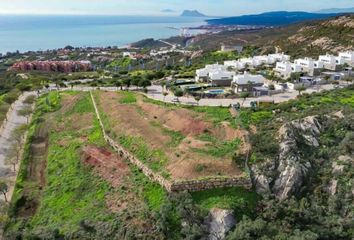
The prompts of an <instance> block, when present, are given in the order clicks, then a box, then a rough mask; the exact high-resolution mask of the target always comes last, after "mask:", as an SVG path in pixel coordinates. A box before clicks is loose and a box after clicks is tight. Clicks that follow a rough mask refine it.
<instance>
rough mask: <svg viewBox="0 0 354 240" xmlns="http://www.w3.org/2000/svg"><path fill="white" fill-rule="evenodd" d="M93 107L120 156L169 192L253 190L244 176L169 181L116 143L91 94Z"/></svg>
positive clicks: (110, 143)
mask: <svg viewBox="0 0 354 240" xmlns="http://www.w3.org/2000/svg"><path fill="white" fill-rule="evenodd" d="M90 95H91V99H92V103H93V107H94V109H95V112H96V117H97V119H98V121H99V124H100V127H101V129H102V132H103V137H104V139H105V140H106V142H107V143H108V144H109V145H110V146H111V147H112V148H113V149H114V150H115V151H116V152H118V154H119V155H120V156H121V157H123V158H125V159H127V160H128V161H130V163H131V164H133V165H135V166H136V167H137V168H139V169H140V170H141V171H142V172H143V173H144V175H145V176H146V177H148V178H149V179H150V180H152V181H154V182H157V183H158V184H160V185H161V186H163V187H164V188H165V189H166V191H168V192H181V191H189V192H197V191H202V190H207V189H214V188H223V187H244V188H246V189H251V188H252V183H251V179H250V177H248V176H246V175H243V176H239V177H213V178H208V179H201V180H185V181H169V180H167V179H166V178H164V177H163V176H161V175H159V174H157V173H155V172H153V171H152V170H151V169H150V168H149V167H147V166H146V165H145V164H144V163H142V162H141V161H140V160H138V159H137V158H136V157H135V156H133V155H132V154H131V153H130V152H128V151H127V150H125V149H124V148H123V147H122V146H120V145H119V144H118V143H117V142H116V141H114V140H113V139H112V138H111V137H110V136H108V134H107V133H106V130H105V128H104V125H103V123H102V120H101V117H100V114H99V111H98V108H97V105H96V101H95V99H94V97H93V95H92V92H90Z"/></svg>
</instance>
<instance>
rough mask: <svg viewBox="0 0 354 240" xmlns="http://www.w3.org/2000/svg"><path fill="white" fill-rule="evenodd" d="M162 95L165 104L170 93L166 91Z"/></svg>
mask: <svg viewBox="0 0 354 240" xmlns="http://www.w3.org/2000/svg"><path fill="white" fill-rule="evenodd" d="M162 95H163V101H164V102H165V100H166V96H167V95H168V92H166V91H164V92H163V93H162Z"/></svg>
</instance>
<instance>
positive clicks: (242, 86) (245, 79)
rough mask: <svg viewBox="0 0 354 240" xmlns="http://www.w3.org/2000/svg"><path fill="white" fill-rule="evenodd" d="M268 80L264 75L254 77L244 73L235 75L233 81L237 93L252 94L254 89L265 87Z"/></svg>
mask: <svg viewBox="0 0 354 240" xmlns="http://www.w3.org/2000/svg"><path fill="white" fill-rule="evenodd" d="M265 81H266V79H265V78H264V77H263V76H262V75H252V74H249V73H246V72H245V73H244V74H242V75H235V76H234V79H233V81H232V86H233V87H234V88H235V93H238V92H251V91H252V89H253V88H254V87H260V86H263V85H264V83H265Z"/></svg>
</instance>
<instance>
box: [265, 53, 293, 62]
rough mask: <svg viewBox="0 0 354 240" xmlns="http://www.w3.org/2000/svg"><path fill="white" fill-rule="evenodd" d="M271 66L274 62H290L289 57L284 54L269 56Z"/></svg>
mask: <svg viewBox="0 0 354 240" xmlns="http://www.w3.org/2000/svg"><path fill="white" fill-rule="evenodd" d="M268 57H269V60H270V62H272V63H271V64H274V63H276V62H288V61H290V56H289V55H286V54H284V53H275V54H269V55H268Z"/></svg>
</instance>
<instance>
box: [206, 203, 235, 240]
mask: <svg viewBox="0 0 354 240" xmlns="http://www.w3.org/2000/svg"><path fill="white" fill-rule="evenodd" d="M205 225H206V227H207V229H208V232H209V235H208V238H207V239H209V240H221V239H224V238H225V237H226V234H227V233H228V232H229V231H230V230H231V229H232V228H233V227H234V226H235V225H236V220H235V216H234V213H233V211H232V210H225V209H219V208H213V209H211V210H210V212H209V215H208V217H207V218H206V220H205Z"/></svg>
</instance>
